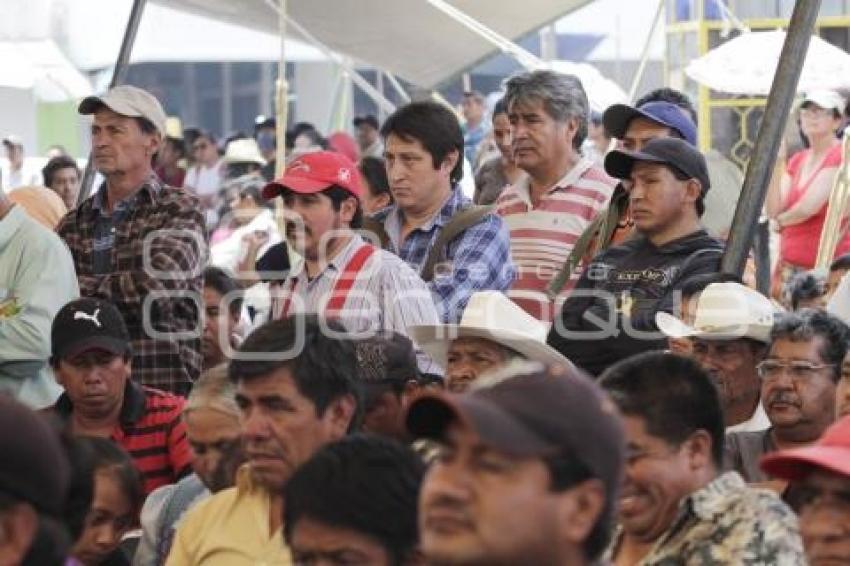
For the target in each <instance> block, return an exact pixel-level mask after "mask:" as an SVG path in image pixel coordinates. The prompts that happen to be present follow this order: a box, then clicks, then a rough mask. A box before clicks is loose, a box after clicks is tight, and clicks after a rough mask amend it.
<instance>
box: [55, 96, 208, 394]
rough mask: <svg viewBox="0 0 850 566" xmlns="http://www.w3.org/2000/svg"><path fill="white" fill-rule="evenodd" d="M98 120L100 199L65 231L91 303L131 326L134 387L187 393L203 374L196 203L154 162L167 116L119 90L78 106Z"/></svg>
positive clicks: (61, 229) (200, 229)
mask: <svg viewBox="0 0 850 566" xmlns="http://www.w3.org/2000/svg"><path fill="white" fill-rule="evenodd" d="M79 112H80V114H91V115H93V116H94V117H93V120H92V123H91V137H92V159H93V160H94V166H95V168H96V169H97V170H98V171H99V172H100V173H101V174H102V175H103V176H104V177H105V178H106V181H105V182H104V184H103V185H102V186H101V187H100V190H99V191H98V192H97V193H96V194H95V195H93V196H91V197H89V198H88V199H87V200H86V201H84V202H82V203H81V204H80V206H79V207H77V209H76V210H73V211H71V212H70V213H69V214H68V215H67V216H66V217H65V218H64V219H63V220H62V222H61V223H60V224H59V226H58V227H57V232H58V233H59V235H60V236H61V237H62V238H63V239H64V240H65V242H66V243H67V244H68V247H69V248H70V250H71V254H72V255H73V257H74V265H75V266H76V269H77V275H78V279H79V283H80V293H81V295H82V296H84V297H95V298H100V299H104V300H106V301H109V302H111V303H113V304H114V305H115V306H116V307H118V310H119V311H120V312H121V316H122V318H123V319H124V321H125V323H126V324H127V329H128V330H129V333H130V338H131V341H132V349H133V363H132V367H133V378H134V379H135V380H137V381H140V382H141V383H142V384H143V385H147V386H149V387H155V388H159V389H165V390H168V391H172V392H175V393H182V394H185V393H188V391H189V388H190V387H191V385H192V382H193V381H194V380H195V379H196V378H197V377H198V375H199V374H200V370H201V352H200V340H199V339H198V338H194V337H192V336H193V334H194V333H195V331H196V330H197V328H198V319H199V310H198V304H197V297H198V296H200V293H201V286H202V282H201V269H202V266H203V263H204V261H205V256H206V236H205V232H204V220H203V217H202V215H201V212H200V210H199V206H198V200H197V199H196V198H195V197H194V196H191V195H190V194H189V193H187V192H186V191H184V190H182V189H177V188H174V187H169V186H167V185H164V184H162V182H161V181H160V179H159V178H158V177H157V176H156V174H155V173H154V171H153V166H152V162H153V159H154V157H155V156H156V154H157V152H158V151H159V150H160V149H161V147H162V139H163V136H164V135H165V122H166V117H165V112H164V111H163V109H162V106H160V104H159V101H157V99H156V98H154V97H153V96H152V95H151V94H150V93H148V92H146V91H144V90H142V89H139V88H136V87H133V86H118V87H115V88H113V89H111V90H109V91H108V92H107V93H106V94H105V95H103V96H100V97H98V96H89V97H87V98H85V99H83V101H82V102H81V103H80V106H79Z"/></svg>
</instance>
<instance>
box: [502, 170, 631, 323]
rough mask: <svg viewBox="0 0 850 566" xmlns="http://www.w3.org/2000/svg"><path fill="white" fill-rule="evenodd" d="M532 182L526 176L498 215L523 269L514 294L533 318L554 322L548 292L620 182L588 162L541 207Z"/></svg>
mask: <svg viewBox="0 0 850 566" xmlns="http://www.w3.org/2000/svg"><path fill="white" fill-rule="evenodd" d="M529 182H530V180H529V178H528V177H524V178H522V179H520V181H518V182H517V184H516V185H514V186H511V187H508V188H507V189H505V191H504V192H503V193H502V195H501V197H499V200H498V201H497V202H496V214H498V215H499V216H501V217H502V218H503V219H504V221H505V224H507V226H508V230H509V231H510V234H511V256H512V258H513V261H514V265H515V267H516V270H517V278H516V279H515V280H514V284H513V285H512V286H511V290H510V291H509V293H508V294H509V295H510V296H511V299H513V300H514V301H515V302H516V303H517V304H518V305H519V306H521V307H522V308H523V309H525V310H526V311H528V312H529V313H530V314H532V315H533V316H535V317H537V318H539V319H541V320H544V321H547V322H549V321H551V320H552V317H553V316H554V314H555V313H554V310H553V309H554V308H555V305H553V304H552V303H550V301H549V299H548V298H547V296H546V287H547V285H549V282H550V281H551V280H552V279H553V278H554V277H555V275H556V274H557V273H558V271H560V269H561V267H562V266H563V265H564V263H565V262H566V261H567V257H569V254H570V251H572V249H573V245H574V244H575V242H576V240H577V239H578V238H579V236H581V234H582V232H584V229H585V228H587V226H588V224H590V222H591V221H592V220H593V219H594V218H595V217H596V215H597V214H599V213H600V212H601V211H602V210H604V208H605V207H606V206H607V205H608V201H609V200H610V199H611V193H612V192H613V191H614V187H615V186H616V184H617V182H616V180H614V179H612V178H611V177H609V176H608V175H606V174H605V172H604V171H603V170H602V169H600V168H599V167H597V166H595V165H594V164H593V161H591V160H590V159H586V158H584V159H582V160H580V161H579V162H578V163H577V164H576V165H575V167H573V168H572V169H571V170H570V171H569V172H567V174H566V175H564V176H563V177H562V178H561V179H560V180H559V181H558V182H557V183H555V186H553V187H552V188H551V189H549V190H548V191H547V192H546V193H545V194H544V195H543V197H542V198H541V199H540V202H539V203H537V205H536V206H533V205H532V203H531V194H530V187H529ZM569 288H571V285H570V286H568V289H569ZM562 298H563V297H559V302H560V301H561V300H562Z"/></svg>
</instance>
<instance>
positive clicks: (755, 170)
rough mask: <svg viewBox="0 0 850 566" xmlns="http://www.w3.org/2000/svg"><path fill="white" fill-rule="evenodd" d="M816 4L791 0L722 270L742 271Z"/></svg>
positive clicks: (817, 7) (817, 0)
mask: <svg viewBox="0 0 850 566" xmlns="http://www.w3.org/2000/svg"><path fill="white" fill-rule="evenodd" d="M820 4H821V2H820V0H808V1H806V2H796V3H795V4H794V12H793V13H792V14H791V22H790V24H789V26H788V33H787V35H786V37H785V45H783V47H782V54H781V55H780V57H779V65H778V66H777V68H776V75H775V76H774V78H773V84H772V85H771V88H770V94H769V95H768V97H767V105H766V106H765V109H764V115H763V117H762V120H761V125H760V127H759V133H758V137H757V138H756V143H755V147H754V148H753V153H752V157H751V158H750V162H749V165H748V166H747V174H746V176H745V177H744V185H743V187H742V188H741V197H740V199H739V200H738V207H737V208H736V209H735V216H734V218H733V220H732V230H731V231H730V233H729V240H728V242H727V244H726V251H725V252H724V254H723V260H722V262H721V267H720V269H721V271H722V272H723V273H726V274H730V275H734V276H738V277H740V276H741V275H742V274H743V272H744V265H745V263H746V261H747V256H748V255H749V252H750V250H751V249H752V245H753V237H754V236H755V233H756V228H757V226H758V219H759V216H760V215H761V210H762V206H763V205H764V199H765V196H766V194H767V187H768V184H769V183H770V176H771V174H772V173H773V166H774V163H775V162H776V152H777V150H778V149H779V142H780V139H781V137H782V134H783V131H784V129H785V122H786V121H787V119H788V113H789V111H790V110H791V104H792V103H793V101H794V96H795V94H796V91H797V83H798V82H799V80H800V73H801V72H802V70H803V62H804V61H805V58H806V57H805V55H806V51H807V50H808V48H809V40H810V39H811V36H812V31H813V29H814V25H815V21H816V20H817V16H818V10H819V9H820Z"/></svg>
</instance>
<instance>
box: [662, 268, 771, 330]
mask: <svg viewBox="0 0 850 566" xmlns="http://www.w3.org/2000/svg"><path fill="white" fill-rule="evenodd" d="M780 312H782V311H781V309H779V308H778V307H777V306H776V305H774V303H773V302H771V301H770V299H768V298H767V297H765V296H764V295H762V294H761V293H759V292H758V291H754V290H752V289H750V288H749V287H746V286H744V285H740V284H738V283H712V284H711V285H709V286H708V287H706V288H705V290H704V291H703V292H702V293H701V294H700V295H699V299H698V301H697V308H696V315H695V316H694V323H693V326H690V325H688V324H687V323H685V322H684V321H683V320H682V319H680V318H677V317H675V316H673V315H672V314H669V313H666V312H659V313H656V314H655V324H656V325H658V329H659V330H661V332H663V333H664V334H666V335H667V336H670V337H671V338H703V339H706V340H712V339H714V340H723V339H736V338H750V339H752V340H757V341H759V342H764V343H768V342H770V329H771V328H772V327H773V320H774V317H775V316H776V315H777V314H778V313H780Z"/></svg>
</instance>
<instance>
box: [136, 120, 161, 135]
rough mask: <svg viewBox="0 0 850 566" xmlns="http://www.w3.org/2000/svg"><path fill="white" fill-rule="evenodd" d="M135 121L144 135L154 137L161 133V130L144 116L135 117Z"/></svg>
mask: <svg viewBox="0 0 850 566" xmlns="http://www.w3.org/2000/svg"><path fill="white" fill-rule="evenodd" d="M134 120H136V123H137V124H138V125H139V129H140V130H142V133H145V134H148V135H151V136H152V135H154V134H156V133H157V132H159V128H157V127H156V126H155V125H154V123H153V122H151V121H150V120H148V119H147V118H143V117H142V116H135V117H134Z"/></svg>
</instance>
